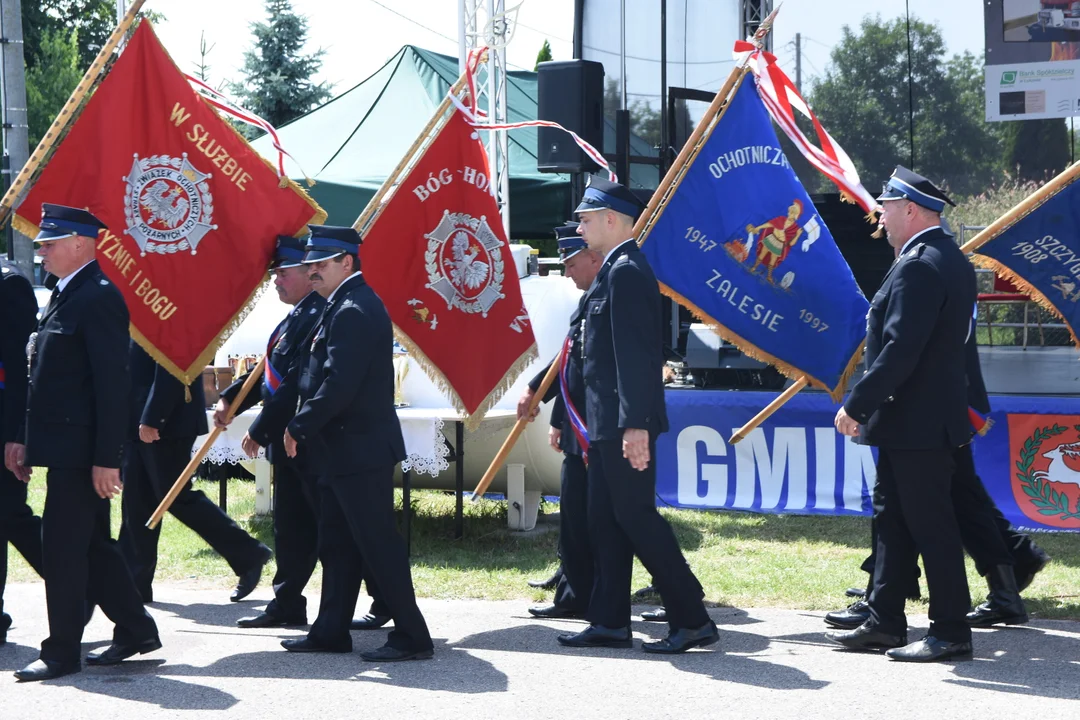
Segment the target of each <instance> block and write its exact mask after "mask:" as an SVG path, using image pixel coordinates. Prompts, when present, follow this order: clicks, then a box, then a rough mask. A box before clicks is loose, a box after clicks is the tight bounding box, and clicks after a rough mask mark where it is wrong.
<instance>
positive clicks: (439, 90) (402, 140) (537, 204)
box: [252, 45, 655, 239]
mask: <svg viewBox="0 0 1080 720" xmlns="http://www.w3.org/2000/svg"><path fill="white" fill-rule="evenodd" d="M458 76H459V74H458V64H457V58H453V57H450V56H448V55H440V54H438V53H434V52H431V51H428V50H422V49H420V48H417V47H413V46H412V45H406V46H405V47H403V48H402V49H401V50H400V51H398V52H397V54H395V55H394V56H393V57H392V58H391V59H390V60H389V61H388V62H387V63H386V64H385V65H383V66H382V67H381V68H380V69H379V70H378V71H377V72H375V74H373V75H372V76H370V77H369V78H367V79H366V80H364V81H363V82H361V83H360V84H359V85H357V86H356V87H354V88H352V89H350V90H347V91H346V92H344V93H342V94H341V95H339V96H338V97H336V98H334V99H333V100H330V101H329V102H327V103H325V104H324V105H321V106H320V107H318V108H315V109H314V110H312V111H311V112H309V113H307V114H306V115H302V116H300V117H299V118H297V119H295V120H293V121H292V122H290V123H287V124H285V125H283V126H282V127H281V128H279V129H278V134H279V137H280V138H281V141H282V145H283V146H284V147H285V149H286V150H288V151H289V153H290V154H291V155H292V156H293V158H295V159H296V161H297V162H296V163H293V162H290V161H288V160H286V170H287V171H288V172H289V173H290V176H292V177H293V178H294V179H296V180H301V179H302V178H301V177H300V168H303V171H304V172H306V173H307V174H308V176H309V177H311V178H312V179H313V180H315V182H316V184H315V186H314V187H312V188H309V192H310V193H311V195H312V196H313V197H314V198H315V200H316V201H317V202H318V203H319V204H320V205H322V207H323V208H324V209H325V210H326V212H327V213H328V218H327V220H326V222H327V223H330V224H333V225H351V224H352V223H353V222H354V221H355V220H356V218H357V217H359V215H360V213H361V212H362V211H363V209H364V207H365V206H366V205H367V203H368V201H369V200H370V199H371V198H372V196H373V195H374V194H375V192H376V191H377V190H378V189H379V187H380V186H381V185H382V183H383V181H384V180H385V179H386V177H387V176H388V175H389V174H390V173H391V171H393V169H394V167H395V166H396V165H397V164H398V162H399V161H400V160H401V157H402V156H403V155H404V154H405V151H406V150H408V149H409V146H411V145H412V143H413V142H414V141H415V140H416V138H417V136H418V135H419V133H420V131H421V130H422V129H423V128H424V125H425V124H427V121H428V120H429V119H430V118H431V115H432V113H434V112H435V108H437V107H438V105H439V103H441V102H442V100H443V98H444V97H446V93H447V92H449V90H450V86H451V85H453V84H454V83H455V82H456V81H457V79H458ZM536 84H537V83H536V73H533V72H511V73H509V76H508V78H507V83H506V101H507V114H508V119H509V121H510V122H521V121H524V120H535V119H536V115H537V109H536V108H537V106H536V95H537V88H536ZM608 130H609V132H608V135H609V136H613V131H612V129H611V128H608ZM252 144H253V145H254V146H255V149H256V150H258V151H259V152H260V153H262V154H263V155H264V156H265V157H267V158H271V157H275V155H276V153H275V151H274V149H273V146H272V145H271V142H270V138H269V137H268V136H265V135H264V136H263V137H260V138H259V139H257V140H255V141H254V142H253V143H252ZM508 146H509V152H510V229H511V234H512V235H513V237H514V238H515V239H548V238H551V237H552V228H554V227H555V226H556V225H561V224H563V223H564V222H565V221H566V219H567V214H568V213H569V212H570V211H571V209H572V205H571V198H570V177H569V176H568V175H557V174H550V173H541V172H539V171H537V169H536V147H537V142H536V128H521V129H517V130H511V131H509V142H508ZM605 149H606V150H610V148H605ZM631 152H632V153H634V154H642V155H647V154H653V155H655V150H653V149H652V148H650V147H648V146H647V144H646V143H645V142H644V141H642V140H641V139H640V138H636V137H633V138H631ZM297 163H299V167H297ZM635 169H636V168H635ZM635 175H636V173H635ZM653 185H654V186H655V182H654V183H653Z"/></svg>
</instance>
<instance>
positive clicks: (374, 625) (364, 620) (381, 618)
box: [349, 613, 394, 630]
mask: <svg viewBox="0 0 1080 720" xmlns="http://www.w3.org/2000/svg"><path fill="white" fill-rule="evenodd" d="M393 619H394V618H392V617H390V616H389V615H372V614H371V613H367V614H366V615H364V616H363V617H359V618H356V619H355V620H353V621H352V622H351V623H349V629H350V630H377V629H379V628H381V627H382V626H383V625H385V624H386V623H388V622H390V621H391V620H393Z"/></svg>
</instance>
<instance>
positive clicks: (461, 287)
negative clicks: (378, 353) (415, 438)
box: [360, 110, 536, 424]
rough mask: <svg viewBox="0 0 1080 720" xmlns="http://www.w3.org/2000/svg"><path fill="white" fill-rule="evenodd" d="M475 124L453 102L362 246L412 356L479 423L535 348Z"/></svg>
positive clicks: (368, 273) (368, 271)
mask: <svg viewBox="0 0 1080 720" xmlns="http://www.w3.org/2000/svg"><path fill="white" fill-rule="evenodd" d="M487 170H488V162H487V155H486V153H485V152H484V147H483V145H481V144H480V141H479V140H478V139H477V136H476V133H475V131H474V130H473V128H471V127H470V126H469V125H468V124H467V123H466V122H465V119H464V118H463V117H462V116H461V113H460V112H458V111H456V110H454V111H452V114H451V116H450V118H449V120H447V122H446V124H445V125H443V127H442V129H441V130H440V131H439V132H438V135H437V136H436V137H435V139H434V140H433V141H432V142H431V144H430V145H429V146H428V148H427V150H426V151H425V152H424V154H423V156H422V157H421V158H420V159H419V160H418V161H417V163H416V166H415V167H414V168H413V169H412V171H411V172H410V173H409V174H408V176H407V177H406V178H405V179H404V180H403V181H402V182H401V183H399V184H398V186H397V189H396V190H395V191H394V194H393V196H392V197H391V198H390V200H389V201H387V203H386V205H385V207H383V209H382V212H381V213H380V214H379V215H378V216H377V217H376V219H375V222H374V223H373V224H372V225H371V226H370V227H369V228H368V230H367V231H366V232H365V233H364V244H363V245H361V246H360V256H361V264H362V267H363V270H364V277H366V278H367V281H368V282H369V283H371V286H372V287H373V288H374V290H375V292H377V293H378V294H379V297H380V298H382V301H383V302H384V303H385V304H386V308H387V310H388V311H389V313H390V318H391V319H392V320H393V321H394V325H395V326H396V328H397V331H398V333H397V334H398V339H399V340H400V341H401V342H402V344H404V345H405V346H406V347H407V348H408V350H409V353H410V355H412V356H413V358H414V359H416V360H417V362H419V363H420V365H421V367H423V368H424V370H425V371H426V372H427V373H428V375H429V376H431V377H432V379H433V380H434V381H435V383H436V384H437V385H438V386H439V387H440V389H441V390H443V391H444V392H446V393H448V394H449V395H450V399H451V402H453V403H454V406H455V407H456V408H457V409H458V410H462V411H464V412H466V413H468V415H469V419H470V420H471V421H472V423H471V424H474V423H476V422H478V421H479V420H480V419H481V418H482V417H483V415H484V413H486V412H487V410H488V409H490V408H491V407H492V406H493V405H494V404H495V403H496V402H498V400H499V398H500V397H501V396H502V394H503V393H504V392H506V390H507V389H508V388H509V387H510V385H511V384H513V382H514V380H515V379H516V377H517V376H518V375H519V374H520V373H521V371H522V370H524V369H525V367H526V366H527V365H528V364H529V362H531V361H532V360H533V359H534V358H535V357H536V340H535V339H534V337H533V331H532V323H530V322H529V314H528V313H527V312H526V310H525V304H524V302H523V301H522V298H521V284H520V282H519V281H518V274H517V269H516V266H515V264H514V258H513V255H512V254H511V252H510V246H509V243H507V240H506V233H505V232H504V230H503V225H502V219H501V217H500V216H499V208H498V205H497V204H496V202H495V197H494V195H493V190H492V188H491V185H490V183H491V180H490V177H489V175H488V172H487Z"/></svg>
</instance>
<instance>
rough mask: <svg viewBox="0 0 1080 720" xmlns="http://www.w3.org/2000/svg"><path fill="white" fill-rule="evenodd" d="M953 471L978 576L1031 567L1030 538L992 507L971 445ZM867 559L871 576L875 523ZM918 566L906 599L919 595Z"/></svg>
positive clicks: (963, 531)
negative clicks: (996, 570)
mask: <svg viewBox="0 0 1080 720" xmlns="http://www.w3.org/2000/svg"><path fill="white" fill-rule="evenodd" d="M953 461H954V463H955V470H954V472H953V476H952V483H951V485H950V493H951V495H952V505H953V510H954V511H955V512H956V523H957V525H959V527H960V539H961V541H962V542H963V544H964V550H966V551H967V553H968V555H970V556H971V559H972V560H974V561H975V568H976V569H977V570H978V572H979V574H980V575H986V574H987V573H989V572H990V571H991V570H993V569H994V568H995V567H997V566H998V565H1015V564H1016V563H1017V562H1018V561H1019V562H1028V563H1032V564H1034V563H1035V562H1036V559H1035V558H1034V553H1033V552H1032V550H1031V539H1030V538H1029V537H1028V536H1027V535H1024V534H1023V533H1018V532H1016V530H1015V529H1013V527H1012V525H1011V524H1010V523H1009V521H1008V520H1006V519H1005V516H1004V515H1002V514H1001V511H1000V510H999V509H998V508H997V506H996V505H995V504H994V501H993V500H992V499H991V497H990V495H989V493H987V492H986V487H985V486H984V485H983V483H982V480H980V479H979V475H978V473H977V472H976V471H975V458H974V456H973V455H972V452H971V445H970V444H968V445H963V446H961V447H959V448H957V449H956V451H955V452H953ZM870 534H871V543H872V545H871V551H870V556H869V557H867V558H866V560H865V561H863V565H862V569H863V570H865V571H866V572H868V573H870V574H871V575H873V574H874V563H875V560H876V558H877V528H876V521H874V522H873V523H872V524H871V533H870ZM918 577H919V569H918V566H916V567H915V568H913V572H912V581H911V582H912V587H910V588H909V590H908V592H907V596H908V597H913V596H917V595H918V594H919V593H918Z"/></svg>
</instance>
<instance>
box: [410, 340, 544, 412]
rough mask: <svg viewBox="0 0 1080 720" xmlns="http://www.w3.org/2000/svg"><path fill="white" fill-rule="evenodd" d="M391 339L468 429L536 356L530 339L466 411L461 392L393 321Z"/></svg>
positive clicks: (504, 392)
mask: <svg viewBox="0 0 1080 720" xmlns="http://www.w3.org/2000/svg"><path fill="white" fill-rule="evenodd" d="M394 339H396V340H397V341H398V343H400V344H401V345H402V347H404V348H405V349H406V350H407V351H408V353H409V357H411V358H412V359H413V360H415V361H416V364H417V365H419V366H420V369H421V370H423V371H424V374H425V375H427V376H428V378H430V379H431V382H432V383H433V384H434V385H435V387H436V388H438V390H439V392H441V393H444V394H445V395H446V396H447V397H449V398H450V403H451V404H452V405H453V406H454V409H455V410H457V411H458V412H459V413H461V414H462V415H463V416H464V418H465V420H464V422H465V428H466V429H467V430H469V431H473V430H476V429H477V428H478V427H480V423H481V422H483V420H484V416H485V415H486V414H487V412H488V411H489V410H490V409H491V408H493V407H494V406H495V403H497V402H499V400H500V399H501V398H502V396H503V395H505V394H506V391H507V390H509V389H510V386H511V385H513V384H514V381H516V380H517V378H518V376H519V375H521V373H522V372H524V371H525V368H527V367H528V366H529V364H530V363H531V362H532V361H534V360H536V359H537V358H538V357H540V355H539V353H538V352H537V349H536V343H533V344H532V345H530V346H529V349H528V350H526V351H525V352H524V353H523V354H522V355H521V357H519V358H518V359H517V360H515V361H514V363H513V364H512V365H511V366H510V368H509V369H508V370H507V371H506V374H505V375H503V378H502V380H500V381H499V382H498V383H497V384H496V385H495V387H494V388H492V389H491V392H489V393H488V394H487V397H485V398H484V399H483V401H481V403H480V404H479V405H478V406H477V408H476V410H475V411H473V412H472V413H469V411H468V410H467V409H466V408H465V403H464V402H462V400H461V396H459V395H458V394H457V391H456V390H454V386H453V385H451V384H450V381H449V380H447V379H446V376H445V375H443V373H442V371H441V370H439V366H438V365H436V364H435V363H434V362H432V361H431V359H430V358H428V356H427V355H425V354H424V352H423V350H421V349H420V346H418V345H417V344H416V343H414V342H413V341H412V338H410V337H409V336H408V335H406V334H405V332H404V331H403V330H402V329H401V328H400V327H398V326H397V325H394Z"/></svg>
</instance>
